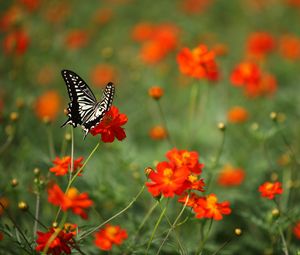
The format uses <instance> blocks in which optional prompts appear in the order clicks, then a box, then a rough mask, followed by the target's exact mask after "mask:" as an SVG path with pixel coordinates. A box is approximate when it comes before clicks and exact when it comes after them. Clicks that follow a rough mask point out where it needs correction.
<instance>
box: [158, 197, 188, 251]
mask: <svg viewBox="0 0 300 255" xmlns="http://www.w3.org/2000/svg"><path fill="white" fill-rule="evenodd" d="M188 201H189V195H188V196H187V197H186V200H185V203H184V205H183V207H182V209H181V211H180V213H179V214H178V216H177V218H176V219H175V221H174V222H173V224H172V225H171V227H170V229H169V231H168V233H167V235H166V236H165V238H164V240H163V241H162V243H161V245H160V247H159V249H158V251H157V253H156V255H158V254H159V253H160V251H161V249H162V247H163V246H164V244H165V242H166V241H167V239H168V237H169V235H170V234H171V232H172V230H174V229H175V227H176V224H177V222H178V221H179V219H180V217H181V215H182V214H183V212H184V210H185V208H186V205H187V203H188Z"/></svg>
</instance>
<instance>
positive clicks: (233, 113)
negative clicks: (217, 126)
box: [227, 106, 249, 123]
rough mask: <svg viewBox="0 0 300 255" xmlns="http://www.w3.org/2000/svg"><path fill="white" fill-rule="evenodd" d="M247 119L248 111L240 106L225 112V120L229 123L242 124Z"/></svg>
mask: <svg viewBox="0 0 300 255" xmlns="http://www.w3.org/2000/svg"><path fill="white" fill-rule="evenodd" d="M248 118H249V114H248V111H247V110H246V109H245V108H244V107H241V106H234V107H232V108H230V109H229V111H228V112H227V119H228V121H229V122H231V123H243V122H245V121H247V120H248Z"/></svg>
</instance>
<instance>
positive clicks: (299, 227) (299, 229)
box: [293, 221, 300, 239]
mask: <svg viewBox="0 0 300 255" xmlns="http://www.w3.org/2000/svg"><path fill="white" fill-rule="evenodd" d="M293 233H294V235H295V237H296V238H297V239H300V221H298V222H297V224H296V225H295V226H294V228H293Z"/></svg>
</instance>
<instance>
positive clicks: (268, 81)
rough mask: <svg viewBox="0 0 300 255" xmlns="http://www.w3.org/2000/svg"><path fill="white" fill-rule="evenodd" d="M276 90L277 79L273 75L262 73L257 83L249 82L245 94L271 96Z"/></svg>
mask: <svg viewBox="0 0 300 255" xmlns="http://www.w3.org/2000/svg"><path fill="white" fill-rule="evenodd" d="M276 90H277V81H276V78H275V77H274V75H272V74H268V73H263V74H262V76H261V79H260V81H259V83H257V84H254V83H250V84H249V85H248V86H247V87H246V91H245V93H246V95H247V96H249V97H256V96H271V95H273V94H274V93H275V92H276Z"/></svg>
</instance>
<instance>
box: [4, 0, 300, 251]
mask: <svg viewBox="0 0 300 255" xmlns="http://www.w3.org/2000/svg"><path fill="white" fill-rule="evenodd" d="M0 11H1V16H0V40H1V51H2V54H1V55H2V57H1V59H0V65H1V69H0V72H1V75H0V143H1V144H0V157H1V158H0V160H1V164H0V171H1V178H0V192H1V193H0V196H1V197H2V199H6V202H7V204H8V208H9V210H10V211H11V212H12V213H13V215H14V216H15V217H18V215H19V214H20V215H22V213H21V212H19V211H18V210H17V202H18V201H20V200H25V201H27V203H28V204H29V205H30V204H31V203H32V205H33V204H34V202H33V201H34V195H33V192H32V189H33V188H32V185H33V179H34V173H33V169H35V168H39V169H40V170H41V173H42V174H43V175H44V176H47V173H48V170H49V168H50V167H51V166H52V160H54V157H55V156H63V155H62V154H63V152H65V155H69V154H70V142H69V141H68V139H66V135H68V134H70V130H71V129H70V128H71V127H66V128H63V129H62V128H60V126H61V124H62V123H63V122H64V121H65V120H66V116H65V115H64V109H65V108H66V107H67V103H68V102H69V98H68V95H67V90H66V86H65V83H64V81H63V79H62V77H61V70H62V69H69V70H72V71H74V72H76V73H78V74H79V75H80V76H81V77H82V78H83V79H84V80H85V81H86V82H87V84H89V86H90V87H91V88H92V90H93V91H94V94H95V95H96V97H97V98H98V99H100V98H101V93H102V89H103V87H104V86H105V85H106V83H107V82H109V81H112V82H114V83H115V84H116V95H115V99H114V105H115V106H117V107H118V108H119V110H120V112H122V113H125V114H126V115H127V116H128V123H127V124H126V125H125V130H126V135H127V137H126V139H125V140H123V141H121V142H119V141H115V142H114V143H112V144H101V146H100V149H99V150H98V151H97V153H96V154H95V155H94V157H93V158H92V159H91V161H90V162H89V163H88V165H87V167H86V168H85V172H84V177H83V178H81V179H80V180H78V182H77V185H78V188H79V190H80V191H86V192H88V193H89V194H90V196H91V197H92V199H93V201H95V210H97V211H98V212H99V213H100V215H101V217H102V219H106V218H108V217H109V216H111V215H113V214H114V213H115V212H117V211H118V210H120V209H121V208H123V207H124V206H125V205H127V204H128V203H129V201H131V199H132V197H133V196H134V195H135V194H136V193H137V192H138V190H139V187H140V186H142V185H143V183H144V182H145V181H146V177H145V175H144V168H145V167H147V166H153V165H154V164H155V162H157V161H163V160H165V157H164V155H165V153H166V152H167V151H168V150H169V149H171V148H172V147H170V145H169V143H168V141H167V139H166V132H167V130H166V129H165V126H164V121H163V118H162V116H161V114H160V111H159V108H158V106H157V104H156V102H155V100H153V98H151V97H150V96H149V95H148V90H149V88H150V87H152V86H160V87H161V88H163V90H164V95H163V97H162V98H161V99H160V104H161V106H162V109H163V112H164V116H165V119H166V123H167V126H168V132H169V135H170V137H172V139H173V140H174V141H175V144H176V147H177V148H179V149H188V150H195V151H197V152H198V153H199V154H200V162H201V163H204V164H205V165H208V166H209V165H210V164H211V161H212V160H213V159H214V157H215V155H216V153H217V152H218V150H219V148H220V146H221V143H222V132H220V130H219V129H218V123H219V122H223V123H225V125H226V135H225V143H224V147H223V150H222V154H221V158H220V165H219V166H218V168H217V169H213V170H211V171H214V174H215V175H216V176H217V175H218V174H219V172H220V171H221V170H222V169H223V168H224V167H228V165H230V167H233V168H238V169H242V170H243V173H244V176H245V177H244V178H243V180H242V181H241V182H240V183H238V184H237V185H227V186H226V185H225V186H224V185H222V184H220V183H218V181H217V180H218V178H217V177H216V178H215V180H214V182H213V183H212V186H211V187H210V190H211V191H212V192H213V193H216V194H217V195H218V196H219V197H220V199H221V200H228V201H230V202H231V205H232V206H231V207H232V214H231V215H229V216H226V217H225V218H224V220H223V221H221V222H217V223H216V224H215V225H214V229H213V234H212V235H211V239H210V240H209V241H208V245H207V250H206V252H207V254H212V253H213V252H214V251H216V250H217V248H218V247H219V246H220V245H221V244H222V243H224V242H225V241H226V240H229V239H230V236H231V235H232V232H233V230H234V229H235V228H236V227H240V228H242V229H244V235H243V236H241V237H240V238H239V239H238V240H234V241H232V242H231V243H230V244H228V246H227V247H226V248H224V249H223V250H222V251H221V252H220V254H282V250H281V246H280V244H279V241H278V240H280V239H278V236H276V235H275V234H274V233H275V226H274V224H273V223H272V221H271V220H270V219H271V218H272V214H271V212H272V209H273V208H274V204H272V203H271V201H263V200H262V199H261V198H260V197H259V193H258V191H257V189H258V186H259V185H260V184H261V183H263V182H264V181H266V180H273V181H276V180H280V181H281V180H282V178H283V176H284V171H288V170H287V169H291V168H292V169H294V170H293V171H296V170H295V169H299V165H297V164H296V163H295V162H294V163H293V160H291V153H294V154H295V155H296V154H297V153H299V141H300V136H299V135H300V132H299V130H300V124H299V116H300V104H299V82H300V75H299V74H300V72H299V70H300V69H299V61H300V27H299V22H300V15H299V14H300V1H299V0H231V1H224V0H164V1H151V0H143V1H138V0H102V1H96V0H90V1H86V2H83V1H79V0H73V1H71V0H70V1H66V0H64V1H61V0H60V1H59V0H57V1H56V0H51V1H44V0H15V1H0ZM253 38H254V39H253ZM255 38H256V39H255ZM257 38H258V39H257ZM255 40H257V41H258V42H257V41H255ZM199 44H205V45H207V47H208V48H209V49H210V50H213V51H214V52H215V55H216V62H217V65H218V70H219V78H218V80H217V81H208V80H205V79H194V78H191V77H187V76H185V75H184V74H182V73H181V72H180V71H179V68H178V64H177V60H176V59H177V55H178V53H179V52H180V51H181V49H182V48H184V47H187V48H190V49H193V48H196V47H197V46H198V45H199ZM243 61H252V62H255V63H256V64H257V65H259V67H260V68H261V69H262V70H263V72H265V73H267V74H269V75H271V77H272V78H271V79H270V80H271V81H270V80H268V81H267V83H268V84H269V83H271V85H270V86H269V85H267V86H266V89H264V90H263V92H259V93H254V94H251V95H249V93H248V94H247V92H245V91H244V90H243V88H241V87H237V86H233V85H232V81H231V74H232V72H233V70H234V68H235V67H236V66H237V65H238V64H239V63H241V62H243ZM195 91H197V92H195ZM195 102H196V103H195ZM193 103H195V104H196V108H197V109H198V111H197V112H196V114H195V115H191V112H190V111H191V107H193V106H191V104H193ZM234 107H239V110H240V109H242V113H240V111H233V112H232V110H236V108H234ZM230 112H231V114H233V117H232V115H230ZM271 112H276V113H277V117H278V118H277V120H278V123H279V125H275V124H274V122H272V120H271V119H270V117H269V115H270V113H271ZM236 115H238V116H237V117H236ZM240 115H242V116H240ZM230 116H231V117H230ZM278 126H279V127H278ZM282 133H284V139H283V138H282ZM74 135H75V157H76V158H77V157H79V156H83V157H87V156H88V154H89V153H90V151H91V150H92V148H93V147H94V145H95V144H97V143H98V141H99V139H100V138H99V137H97V136H96V137H93V136H91V135H89V136H88V137H87V139H86V140H85V141H83V139H82V137H83V133H82V130H81V129H80V128H77V129H75V130H74ZM291 148H292V149H291ZM298 155H299V154H298ZM297 167H298V168H297ZM291 173H292V174H291V175H290V176H289V177H284V178H287V180H286V181H285V182H284V183H283V184H284V189H286V190H289V191H290V192H289V194H290V195H289V196H288V198H283V199H285V200H286V203H285V205H286V208H285V209H286V213H287V214H288V215H289V218H290V219H292V220H290V221H289V220H287V219H286V218H285V219H284V220H282V225H283V226H284V228H285V230H286V235H287V241H288V245H289V249H290V251H291V252H292V253H291V254H295V252H296V251H297V250H299V240H298V239H297V237H296V236H295V235H294V234H293V226H294V225H295V223H296V222H297V220H299V219H300V209H299V208H297V205H296V203H297V201H299V187H300V183H299V179H298V178H299V174H295V172H291ZM206 176H207V172H206V170H205V168H204V171H203V177H204V179H205V177H206ZM14 178H15V179H17V180H18V186H17V187H14V188H13V187H12V186H11V184H10V182H11V180H12V179H14ZM52 178H54V177H52ZM143 196H144V199H142V200H139V201H138V202H137V203H136V204H135V205H134V207H133V208H132V209H130V211H128V213H126V214H124V215H123V216H122V217H121V218H119V219H117V220H116V221H117V223H119V224H121V225H122V227H124V228H126V229H127V231H128V233H129V235H130V232H131V231H134V230H135V229H136V227H137V226H138V224H139V222H140V221H141V220H142V219H143V217H144V215H145V213H146V212H147V210H148V209H149V207H150V205H149V203H150V204H151V203H152V202H153V201H154V200H153V198H152V197H151V195H150V194H148V193H147V192H145V194H143ZM42 200H44V202H43V204H42V217H43V220H44V222H45V224H46V225H49V224H51V214H53V212H54V211H55V209H53V208H51V206H49V205H47V202H46V200H47V197H46V192H44V193H43V194H42ZM153 203H154V202H153ZM173 206H174V208H176V203H175V202H174V205H173ZM177 206H178V205H177ZM176 210H179V209H178V207H177V209H176ZM176 210H174V212H172V211H171V212H170V217H172V216H174V217H175V216H176V215H177V214H178V211H176ZM2 213H3V212H2ZM155 213H156V214H157V215H156V216H155ZM155 213H154V216H153V220H152V223H151V222H149V226H147V227H146V228H145V232H144V233H143V234H144V235H145V237H141V239H142V240H143V241H141V247H140V248H137V251H138V249H141V250H142V249H143V247H142V244H143V242H146V241H147V240H148V238H149V235H150V233H151V231H152V229H153V227H154V224H155V220H156V219H157V217H158V215H159V213H160V212H159V211H157V212H155ZM91 215H96V213H95V212H91ZM22 217H23V216H22ZM22 217H18V220H19V221H20V224H21V225H22V226H23V227H24V228H28V229H29V228H31V224H32V221H31V219H30V218H26V216H24V218H22ZM97 217H98V216H97ZM97 217H93V216H90V220H89V222H88V225H93V224H96V223H95V222H99V218H97ZM21 218H22V219H21ZM2 219H3V222H7V219H5V218H4V216H3V218H2ZM77 220H78V219H77ZM78 224H79V225H80V224H81V225H84V224H87V223H86V222H81V220H78ZM166 227H167V225H166ZM191 231H193V224H190V223H189V224H186V225H184V226H183V229H182V236H183V239H184V242H185V245H186V247H189V248H190V252H192V251H193V247H194V246H195V243H196V240H197V235H196V234H195V235H191V234H190V233H193V232H191ZM143 238H145V240H144V239H143ZM298 238H300V234H299V236H298ZM9 243H10V241H9V239H8V238H5V237H4V239H3V240H2V241H0V247H1V249H2V250H3V248H6V247H7V245H8V244H9ZM170 243H171V244H170V245H166V248H165V251H164V252H165V253H162V254H175V253H174V250H172V248H174V247H172V241H170ZM121 250H122V248H120V250H116V251H115V253H116V254H118V253H120V252H121ZM85 251H86V252H87V253H88V254H99V251H98V250H97V249H96V248H94V247H86V249H85ZM172 251H173V253H172ZM2 254H4V253H2ZM11 254H14V253H13V251H11ZM18 254H20V253H18ZM136 254H143V253H142V252H141V253H138V252H137V253H136Z"/></svg>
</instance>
